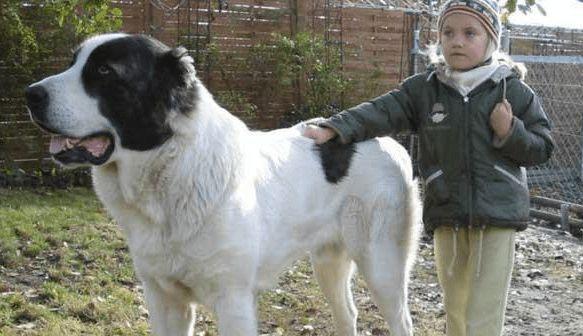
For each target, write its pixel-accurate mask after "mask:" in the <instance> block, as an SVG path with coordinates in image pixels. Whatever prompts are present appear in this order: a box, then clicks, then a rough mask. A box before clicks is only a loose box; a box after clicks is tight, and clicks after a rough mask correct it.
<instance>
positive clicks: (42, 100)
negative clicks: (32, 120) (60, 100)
mask: <svg viewBox="0 0 583 336" xmlns="http://www.w3.org/2000/svg"><path fill="white" fill-rule="evenodd" d="M25 96H26V105H28V107H29V108H30V109H31V111H35V110H43V109H45V108H46V107H47V106H48V105H49V93H48V92H47V90H46V89H45V88H44V87H42V86H41V85H31V86H29V87H28V88H27V89H26V92H25Z"/></svg>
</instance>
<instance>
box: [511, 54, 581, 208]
mask: <svg viewBox="0 0 583 336" xmlns="http://www.w3.org/2000/svg"><path fill="white" fill-rule="evenodd" d="M513 59H514V60H516V61H522V62H524V63H525V65H526V66H527V69H528V71H529V72H528V74H527V78H526V82H527V83H528V84H529V85H530V86H531V87H532V88H533V90H534V91H535V92H536V93H537V94H538V96H539V97H540V98H541V100H542V103H543V106H544V108H545V112H546V113H547V115H548V117H549V119H550V120H551V123H552V134H553V138H554V140H555V142H556V148H555V151H554V153H553V156H552V157H551V159H550V160H549V161H548V162H547V163H545V164H542V165H539V166H536V167H532V168H530V169H529V170H528V175H529V186H530V188H531V191H532V193H533V194H534V195H540V196H544V197H549V198H554V199H558V200H562V201H565V202H571V203H577V204H583V183H582V179H583V161H582V160H583V159H582V157H583V57H558V56H524V57H520V56H513Z"/></svg>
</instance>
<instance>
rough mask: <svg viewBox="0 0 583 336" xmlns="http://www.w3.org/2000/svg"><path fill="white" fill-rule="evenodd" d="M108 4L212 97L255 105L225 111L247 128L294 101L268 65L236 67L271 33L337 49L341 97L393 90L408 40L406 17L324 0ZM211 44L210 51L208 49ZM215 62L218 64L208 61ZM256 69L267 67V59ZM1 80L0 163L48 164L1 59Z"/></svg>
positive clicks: (277, 119) (56, 64) (43, 139)
mask: <svg viewBox="0 0 583 336" xmlns="http://www.w3.org/2000/svg"><path fill="white" fill-rule="evenodd" d="M114 5H115V6H116V7H118V8H120V9H121V10H122V12H123V16H122V19H123V25H122V29H121V30H122V31H124V32H128V33H141V34H148V35H151V36H153V37H155V38H157V39H160V40H161V41H162V42H164V43H166V44H167V45H169V46H177V45H183V46H185V47H187V48H188V49H189V50H190V52H191V55H193V58H195V60H196V67H197V71H198V75H199V77H200V78H201V79H202V80H203V81H204V82H205V84H206V85H207V86H208V87H209V89H210V90H211V92H212V93H213V94H215V95H218V96H220V95H222V94H225V93H228V92H230V91H231V90H235V91H236V92H239V93H240V94H241V95H242V96H243V97H245V98H246V100H248V101H249V102H250V103H252V104H254V105H256V106H257V108H258V111H257V113H256V114H255V115H248V114H246V113H244V111H232V112H233V113H234V114H235V115H237V116H239V117H241V118H242V119H244V120H245V122H246V123H247V124H249V125H250V126H251V127H253V128H260V129H269V128H275V127H278V126H280V124H281V121H282V116H283V115H284V114H285V113H287V112H289V111H290V110H291V109H292V106H293V103H294V102H296V103H297V99H301V98H298V97H300V96H298V92H296V91H294V89H293V88H292V87H290V88H281V87H280V86H279V85H278V79H277V78H273V76H270V75H269V70H267V71H266V69H258V70H260V71H254V70H250V69H249V67H241V64H245V62H246V61H247V62H248V58H249V56H250V55H251V49H252V48H253V47H254V46H256V45H258V44H260V43H262V44H269V43H271V41H272V39H273V34H274V33H278V34H282V35H285V36H290V35H292V34H293V33H294V32H298V31H309V32H312V33H314V34H319V35H323V36H325V38H326V39H327V41H329V42H330V43H332V44H334V45H337V46H339V47H340V48H341V49H342V51H343V56H342V58H343V64H344V65H343V68H344V70H343V71H344V72H345V73H346V75H347V76H348V77H349V78H353V79H354V80H355V84H354V89H352V88H351V90H350V92H349V93H347V94H346V97H345V98H346V101H354V102H357V101H358V100H360V99H368V98H371V97H373V96H374V95H376V94H379V93H382V92H384V91H386V90H388V89H390V88H392V87H394V86H395V85H396V84H397V83H398V82H399V81H400V80H401V79H402V78H403V71H404V70H403V67H405V69H406V67H407V66H408V65H407V64H408V56H407V55H408V47H409V44H410V43H409V40H410V39H409V38H408V37H407V39H405V38H404V36H405V34H408V33H409V26H410V21H408V19H407V17H406V16H405V14H404V13H403V12H399V11H387V10H374V9H347V8H344V9H341V8H334V7H326V1H325V0H314V1H310V2H306V1H303V0H231V1H229V7H228V8H227V9H223V10H222V11H219V10H218V8H216V5H213V6H209V0H189V1H186V2H184V3H183V5H182V6H181V7H179V8H176V9H175V10H171V11H166V12H165V11H163V10H160V9H158V8H156V7H155V6H154V5H153V4H152V3H151V2H150V1H148V0H138V1H130V0H117V1H114ZM211 45H212V46H213V48H214V49H213V50H214V51H213V52H209V49H208V48H209V46H211ZM213 58H216V59H213ZM218 61H220V62H221V63H220V66H216V65H213V64H217V62H218ZM68 62H69V55H66V54H65V55H61V56H59V57H56V58H54V59H51V60H47V62H46V64H45V66H44V67H43V69H44V73H45V74H50V73H57V72H59V71H61V70H62V69H63V68H64V65H66V64H67V63H68ZM261 66H262V67H266V68H268V67H269V66H270V61H269V60H267V61H264V62H262V63H261ZM273 66H274V65H273ZM39 77H41V76H39ZM0 78H1V79H0V89H1V90H0V166H2V165H3V164H10V165H17V166H19V167H26V169H32V168H34V169H38V168H39V167H41V166H42V165H46V164H47V162H48V160H47V156H48V155H47V152H48V142H49V138H48V136H47V135H46V134H44V133H43V132H42V131H40V130H39V129H37V128H36V126H34V125H33V124H32V123H31V122H30V118H29V116H28V113H27V111H26V108H25V107H24V102H23V99H22V95H23V92H24V89H25V88H26V85H28V83H26V82H25V81H22V80H20V79H19V78H18V72H17V71H15V70H14V69H13V68H10V67H6V66H3V65H2V64H0ZM15 83H19V84H17V85H16V84H15ZM266 88H270V89H271V90H266ZM275 88H277V92H275V91H274V90H276V89H275Z"/></svg>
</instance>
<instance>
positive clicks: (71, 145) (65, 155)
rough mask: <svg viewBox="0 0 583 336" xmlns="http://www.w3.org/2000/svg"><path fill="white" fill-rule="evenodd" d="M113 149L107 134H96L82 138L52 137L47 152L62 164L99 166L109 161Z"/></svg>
mask: <svg viewBox="0 0 583 336" xmlns="http://www.w3.org/2000/svg"><path fill="white" fill-rule="evenodd" d="M113 148H114V141H113V137H112V136H111V134H109V133H96V134H92V135H89V136H86V137H83V138H71V137H67V136H64V135H53V136H52V138H51V144H50V148H49V152H50V153H51V155H52V156H53V157H54V158H55V160H57V161H59V162H61V163H63V164H73V163H79V164H83V163H91V164H94V165H101V164H103V163H105V162H106V161H107V160H108V159H109V157H110V156H111V154H112V153H113Z"/></svg>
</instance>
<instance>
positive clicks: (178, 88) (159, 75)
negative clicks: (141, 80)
mask: <svg viewBox="0 0 583 336" xmlns="http://www.w3.org/2000/svg"><path fill="white" fill-rule="evenodd" d="M193 63H194V61H193V59H192V57H190V56H189V55H188V50H187V49H186V48H183V47H178V48H174V49H169V50H166V51H164V52H163V53H162V54H161V55H160V56H159V58H158V60H157V63H156V71H155V77H156V79H155V83H156V84H155V87H154V92H155V94H156V95H158V96H159V97H161V98H163V100H164V101H165V103H166V107H167V108H171V109H178V110H179V111H181V112H183V113H188V112H190V111H192V109H193V108H194V104H195V102H196V94H197V89H196V84H195V82H196V71H195V69H194V64H193Z"/></svg>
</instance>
